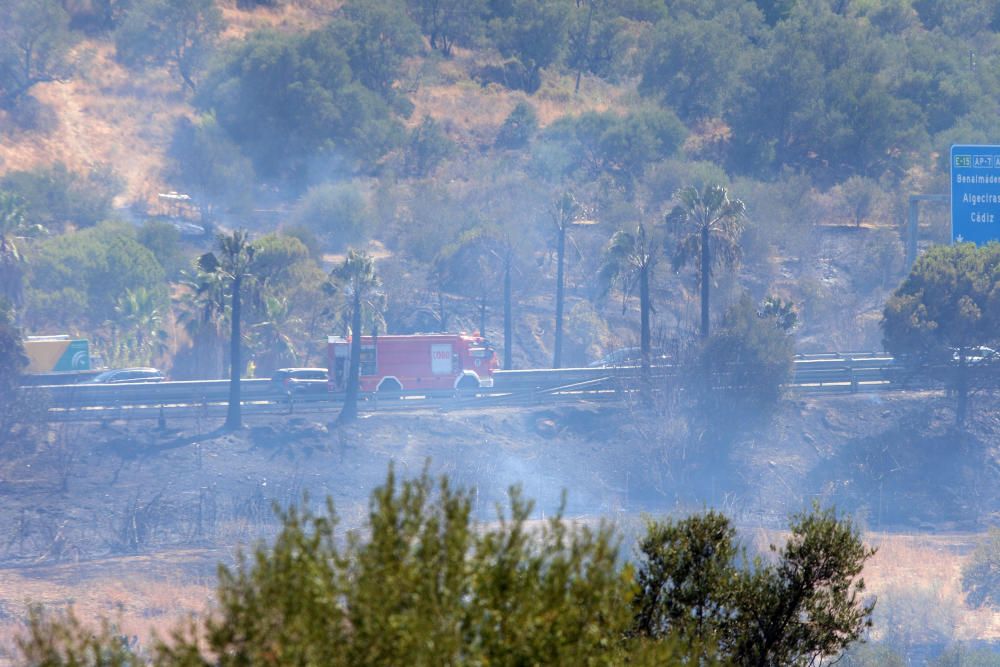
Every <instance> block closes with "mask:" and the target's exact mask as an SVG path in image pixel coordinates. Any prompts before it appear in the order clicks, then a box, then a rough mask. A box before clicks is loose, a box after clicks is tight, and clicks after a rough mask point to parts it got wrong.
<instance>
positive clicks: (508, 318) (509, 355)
mask: <svg viewBox="0 0 1000 667" xmlns="http://www.w3.org/2000/svg"><path fill="white" fill-rule="evenodd" d="M511 262H512V259H511V257H510V255H509V254H508V255H506V256H505V257H504V264H503V367H504V369H506V370H510V369H512V368H513V367H514V350H513V346H514V322H513V314H512V313H511V309H512V308H511V298H512V297H511V289H510V287H511V285H510V280H511V276H510V273H511V268H512V267H511Z"/></svg>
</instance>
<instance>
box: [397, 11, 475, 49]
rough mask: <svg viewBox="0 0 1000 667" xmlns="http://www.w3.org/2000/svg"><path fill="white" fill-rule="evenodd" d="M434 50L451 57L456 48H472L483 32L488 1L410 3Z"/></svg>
mask: <svg viewBox="0 0 1000 667" xmlns="http://www.w3.org/2000/svg"><path fill="white" fill-rule="evenodd" d="M407 5H409V7H410V11H411V12H413V14H414V15H415V17H416V20H417V22H418V23H419V24H420V29H421V30H422V31H423V32H424V34H425V35H427V39H428V41H430V44H431V48H432V49H437V50H439V51H441V54H442V55H443V56H444V57H445V58H449V57H451V51H452V48H454V46H455V45H456V44H457V45H461V46H468V45H470V44H472V43H473V42H474V41H475V40H476V39H477V38H478V37H479V36H480V35H481V33H482V32H483V18H484V16H485V15H486V2H485V0H407Z"/></svg>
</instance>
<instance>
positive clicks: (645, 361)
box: [639, 264, 651, 378]
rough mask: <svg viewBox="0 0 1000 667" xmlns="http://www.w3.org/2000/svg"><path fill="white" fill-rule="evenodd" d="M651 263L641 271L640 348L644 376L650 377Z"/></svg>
mask: <svg viewBox="0 0 1000 667" xmlns="http://www.w3.org/2000/svg"><path fill="white" fill-rule="evenodd" d="M649 311H650V303H649V265H648V264H646V265H644V266H643V267H642V270H641V271H640V272H639V350H640V352H641V354H642V376H643V377H644V378H648V377H649V356H650V355H649V352H650V341H651V336H650V334H649Z"/></svg>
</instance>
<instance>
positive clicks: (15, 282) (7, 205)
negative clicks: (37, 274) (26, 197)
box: [0, 190, 28, 308]
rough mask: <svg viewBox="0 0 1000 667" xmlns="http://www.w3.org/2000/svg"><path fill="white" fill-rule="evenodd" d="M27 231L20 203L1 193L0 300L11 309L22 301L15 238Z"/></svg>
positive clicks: (21, 261)
mask: <svg viewBox="0 0 1000 667" xmlns="http://www.w3.org/2000/svg"><path fill="white" fill-rule="evenodd" d="M26 231H28V224H27V219H26V218H25V209H24V206H23V205H22V204H21V199H20V198H19V197H17V196H16V195H14V194H11V193H9V192H3V191H2V190H0V299H3V300H4V301H6V302H7V304H9V305H10V306H11V307H13V308H19V307H20V306H21V304H22V303H23V301H24V254H23V253H22V252H21V251H20V249H19V248H18V243H17V236H18V235H19V234H21V233H24V232H26Z"/></svg>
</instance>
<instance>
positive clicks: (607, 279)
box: [598, 222, 662, 376]
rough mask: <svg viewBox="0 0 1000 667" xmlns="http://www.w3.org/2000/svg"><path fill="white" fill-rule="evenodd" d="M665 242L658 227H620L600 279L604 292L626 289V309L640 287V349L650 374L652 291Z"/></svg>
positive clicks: (606, 256)
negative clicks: (648, 229) (651, 230)
mask: <svg viewBox="0 0 1000 667" xmlns="http://www.w3.org/2000/svg"><path fill="white" fill-rule="evenodd" d="M661 252H662V243H661V240H660V238H659V235H658V233H656V230H655V229H654V231H653V232H652V233H651V232H648V231H647V230H646V225H645V224H643V223H641V222H640V223H639V224H638V225H637V226H636V228H635V231H634V232H633V231H630V230H624V229H622V230H619V231H617V232H615V233H614V236H612V237H611V240H610V241H609V242H608V245H607V248H606V249H605V250H604V261H603V264H602V265H601V270H600V273H599V274H598V281H599V283H600V286H601V289H602V291H603V293H604V294H607V293H608V291H610V290H611V288H612V287H615V286H617V287H618V288H619V289H620V290H621V292H622V313H624V312H625V309H626V306H627V304H628V299H629V297H630V296H632V294H634V293H635V291H636V289H637V288H638V291H639V349H640V351H641V354H642V372H643V375H644V376H648V374H649V361H650V358H649V355H650V347H651V340H652V337H651V335H650V321H649V316H650V312H651V311H652V308H653V305H652V300H651V299H650V294H649V285H650V281H651V280H652V278H653V269H654V268H655V267H656V264H657V262H658V261H659V256H660V253H661Z"/></svg>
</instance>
